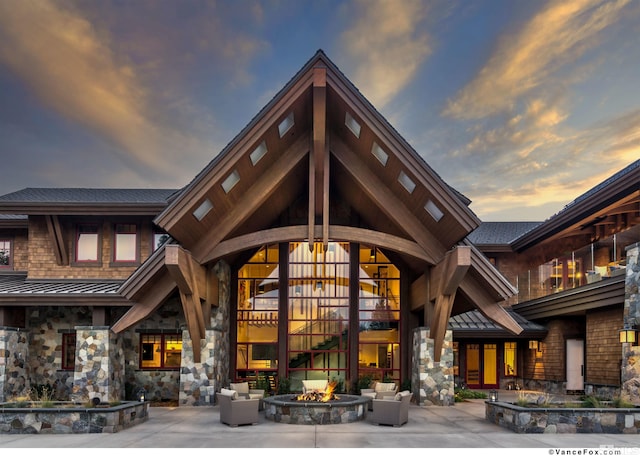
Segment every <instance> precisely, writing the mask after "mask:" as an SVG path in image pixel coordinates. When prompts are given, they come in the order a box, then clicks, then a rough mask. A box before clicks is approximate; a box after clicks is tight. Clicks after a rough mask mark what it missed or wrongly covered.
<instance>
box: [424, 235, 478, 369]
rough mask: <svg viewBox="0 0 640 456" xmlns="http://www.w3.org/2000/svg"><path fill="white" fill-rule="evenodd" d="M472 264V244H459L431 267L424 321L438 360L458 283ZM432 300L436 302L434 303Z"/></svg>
mask: <svg viewBox="0 0 640 456" xmlns="http://www.w3.org/2000/svg"><path fill="white" fill-rule="evenodd" d="M470 266H471V248H469V247H466V246H458V247H455V248H453V249H452V250H450V251H448V252H447V253H446V255H445V257H444V258H443V259H442V261H441V262H440V263H438V264H437V265H436V266H434V267H433V268H432V269H431V273H430V282H431V287H430V289H431V293H432V295H431V296H429V302H428V304H427V305H426V306H425V323H426V324H427V325H428V326H429V328H430V332H431V337H432V338H433V341H434V346H433V357H434V361H435V362H439V361H440V354H441V352H442V346H443V345H444V336H445V333H446V331H447V325H448V323H449V318H451V309H452V308H453V302H454V300H455V297H456V291H457V290H458V286H459V285H460V283H461V282H462V280H463V279H464V277H465V275H466V274H467V271H468V270H469V267H470ZM434 301H435V303H434Z"/></svg>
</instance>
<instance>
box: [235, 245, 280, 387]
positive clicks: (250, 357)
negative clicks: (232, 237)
mask: <svg viewBox="0 0 640 456" xmlns="http://www.w3.org/2000/svg"><path fill="white" fill-rule="evenodd" d="M279 276H280V273H279V268H278V246H277V245H270V246H268V247H262V248H261V249H260V250H258V252H256V254H255V255H253V256H252V257H251V259H250V260H249V261H248V263H247V264H245V265H244V266H243V267H242V268H241V269H240V271H238V306H237V313H236V331H237V345H236V379H237V380H240V379H245V380H247V381H249V382H251V383H252V386H253V384H254V383H255V382H257V381H258V380H263V381H264V380H266V381H268V382H269V387H270V388H271V387H274V386H275V375H276V372H277V370H278V299H279V296H280V293H279V289H278V285H279V282H278V281H279V278H280V277H279ZM262 386H265V385H262Z"/></svg>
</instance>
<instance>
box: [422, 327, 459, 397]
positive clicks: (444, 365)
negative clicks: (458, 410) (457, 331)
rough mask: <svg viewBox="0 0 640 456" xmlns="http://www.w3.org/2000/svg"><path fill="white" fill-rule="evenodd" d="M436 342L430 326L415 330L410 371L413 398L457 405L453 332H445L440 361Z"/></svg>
mask: <svg viewBox="0 0 640 456" xmlns="http://www.w3.org/2000/svg"><path fill="white" fill-rule="evenodd" d="M433 345H434V341H433V339H432V338H431V337H430V329H429V328H416V329H414V331H413V359H412V372H411V389H412V390H413V397H414V399H415V400H416V402H418V403H419V404H423V405H454V403H455V397H454V395H455V391H454V373H453V336H452V332H451V331H447V332H446V333H445V339H444V345H443V347H442V353H441V356H440V362H439V363H436V362H435V361H434V360H433ZM423 393H424V394H423Z"/></svg>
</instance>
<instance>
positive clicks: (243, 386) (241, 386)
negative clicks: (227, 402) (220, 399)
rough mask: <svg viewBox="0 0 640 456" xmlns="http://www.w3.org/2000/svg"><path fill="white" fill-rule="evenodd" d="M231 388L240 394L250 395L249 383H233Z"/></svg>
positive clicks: (230, 385)
mask: <svg viewBox="0 0 640 456" xmlns="http://www.w3.org/2000/svg"><path fill="white" fill-rule="evenodd" d="M229 388H230V389H232V390H234V391H237V392H238V394H249V382H241V383H231V384H229Z"/></svg>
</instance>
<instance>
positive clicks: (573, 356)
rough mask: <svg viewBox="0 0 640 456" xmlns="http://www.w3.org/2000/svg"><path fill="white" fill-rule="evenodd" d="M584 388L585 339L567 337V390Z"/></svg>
mask: <svg viewBox="0 0 640 456" xmlns="http://www.w3.org/2000/svg"><path fill="white" fill-rule="evenodd" d="M582 390H584V341H583V340H582V339H567V391H582Z"/></svg>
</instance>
